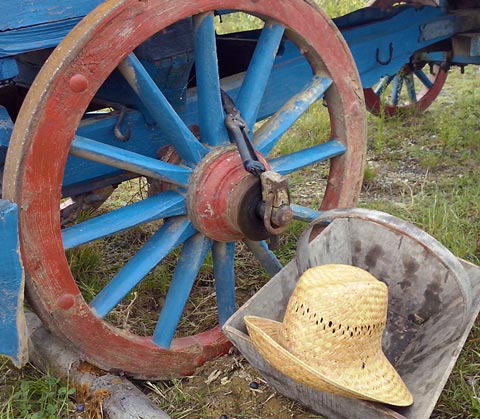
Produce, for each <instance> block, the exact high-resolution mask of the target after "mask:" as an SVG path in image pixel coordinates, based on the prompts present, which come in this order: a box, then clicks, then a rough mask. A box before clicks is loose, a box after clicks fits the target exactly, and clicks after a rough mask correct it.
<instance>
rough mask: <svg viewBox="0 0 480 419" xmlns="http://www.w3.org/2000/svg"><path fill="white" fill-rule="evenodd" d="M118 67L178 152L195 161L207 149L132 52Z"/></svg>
mask: <svg viewBox="0 0 480 419" xmlns="http://www.w3.org/2000/svg"><path fill="white" fill-rule="evenodd" d="M118 69H119V70H120V72H121V73H122V75H123V76H124V77H125V79H126V80H127V82H128V84H129V85H130V86H131V87H132V89H133V90H134V91H135V93H136V94H137V95H138V97H139V99H140V100H141V101H142V102H143V103H144V105H145V106H146V108H147V109H148V111H149V113H150V115H151V116H152V118H153V119H154V120H155V122H156V123H157V124H158V126H159V129H161V130H162V133H163V134H164V135H165V137H167V138H169V140H168V142H169V143H170V144H172V145H173V146H174V147H175V150H176V151H177V153H178V154H179V155H180V156H181V157H182V158H183V159H184V160H185V161H187V162H190V163H198V162H199V161H200V160H201V159H202V157H203V156H205V155H206V154H207V152H208V150H207V149H206V148H205V147H204V146H203V145H202V144H201V143H200V142H199V141H198V140H197V138H195V136H194V135H193V133H192V132H191V131H190V129H189V128H188V127H187V125H185V123H184V122H183V121H182V119H181V118H180V115H179V114H178V113H177V112H176V111H175V109H173V107H172V106H171V105H170V103H169V102H168V100H167V98H166V97H165V95H164V94H163V93H162V92H161V90H160V89H159V88H158V86H157V85H156V84H155V82H154V81H153V79H152V78H151V76H150V74H149V73H148V72H147V70H146V69H145V67H144V66H143V65H142V63H141V62H140V61H139V60H138V59H137V58H136V57H135V55H134V54H133V53H132V54H130V55H129V56H128V57H127V58H126V59H125V60H123V62H122V63H121V64H120V65H119V66H118Z"/></svg>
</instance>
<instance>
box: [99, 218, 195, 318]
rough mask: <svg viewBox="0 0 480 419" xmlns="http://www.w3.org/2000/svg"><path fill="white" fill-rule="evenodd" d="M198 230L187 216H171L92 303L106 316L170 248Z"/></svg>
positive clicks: (173, 247)
mask: <svg viewBox="0 0 480 419" xmlns="http://www.w3.org/2000/svg"><path fill="white" fill-rule="evenodd" d="M195 233H196V230H195V229H194V228H193V227H192V224H191V223H190V221H188V219H187V218H186V217H175V218H170V219H169V220H168V221H167V222H166V223H165V224H164V225H163V226H162V227H161V228H160V230H158V231H157V232H156V233H155V234H154V235H153V236H152V237H151V238H150V240H149V241H148V242H147V243H146V244H145V246H143V247H142V248H141V249H140V250H139V251H138V252H137V253H136V254H135V255H134V256H133V257H132V259H130V261H129V262H128V263H127V264H126V265H125V266H124V267H123V268H122V270H120V271H119V272H118V273H117V275H115V277H114V278H113V279H112V280H111V281H110V282H109V283H108V285H107V286H106V287H105V288H103V289H102V291H100V293H98V294H97V296H96V297H95V299H94V300H93V301H92V302H91V304H90V305H91V307H92V310H93V311H94V312H95V314H96V315H97V316H98V317H100V318H103V317H105V316H106V315H107V314H108V313H110V311H112V310H113V309H114V308H115V307H116V306H117V304H119V303H120V302H121V301H122V300H123V299H124V298H125V297H126V296H127V295H128V294H129V293H130V292H131V291H132V290H133V289H134V288H135V287H136V286H137V285H138V284H139V283H140V282H141V281H142V279H143V278H145V277H146V276H147V275H148V273H149V272H150V271H151V270H153V269H154V268H155V266H157V265H158V264H159V263H160V262H161V261H162V260H163V259H164V258H165V257H166V256H167V255H168V254H169V253H170V252H171V251H173V250H174V249H175V248H176V247H178V246H179V245H180V244H181V243H183V242H185V241H186V240H188V239H189V238H190V237H191V236H193V235H194V234H195Z"/></svg>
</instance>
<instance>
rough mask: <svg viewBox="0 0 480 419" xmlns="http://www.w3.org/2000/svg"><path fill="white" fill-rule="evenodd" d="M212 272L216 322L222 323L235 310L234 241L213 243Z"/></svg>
mask: <svg viewBox="0 0 480 419" xmlns="http://www.w3.org/2000/svg"><path fill="white" fill-rule="evenodd" d="M212 256H213V273H214V276H215V291H216V294H217V307H218V323H219V324H220V325H221V326H223V324H224V323H225V322H226V321H227V320H228V319H229V318H230V316H231V315H232V314H233V313H234V312H235V310H236V305H235V272H234V257H235V243H221V242H215V244H214V245H213V251H212Z"/></svg>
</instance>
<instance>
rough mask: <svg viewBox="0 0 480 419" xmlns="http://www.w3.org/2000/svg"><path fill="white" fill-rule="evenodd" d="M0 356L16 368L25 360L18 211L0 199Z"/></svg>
mask: <svg viewBox="0 0 480 419" xmlns="http://www.w3.org/2000/svg"><path fill="white" fill-rule="evenodd" d="M0 240H1V241H2V245H1V246H0V353H1V354H4V355H6V356H8V357H9V358H11V360H12V361H13V363H14V364H15V365H17V366H18V367H20V366H23V365H24V364H25V363H26V362H27V360H28V347H27V329H26V323H25V316H24V312H23V289H24V274H23V268H22V265H21V261H20V253H19V242H18V210H17V206H16V205H15V204H12V203H10V202H9V201H5V200H0Z"/></svg>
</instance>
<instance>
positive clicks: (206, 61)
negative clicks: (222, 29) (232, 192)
mask: <svg viewBox="0 0 480 419" xmlns="http://www.w3.org/2000/svg"><path fill="white" fill-rule="evenodd" d="M194 39H195V77H196V79H197V95H198V117H199V118H198V119H199V124H200V139H201V141H202V142H204V143H206V144H208V145H210V146H219V145H221V144H228V143H229V138H228V134H227V131H226V129H225V124H224V119H225V116H224V111H223V106H222V100H221V96H220V77H219V72H218V58H217V46H216V39H215V26H214V18H213V13H206V14H200V15H197V16H195V18H194Z"/></svg>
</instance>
